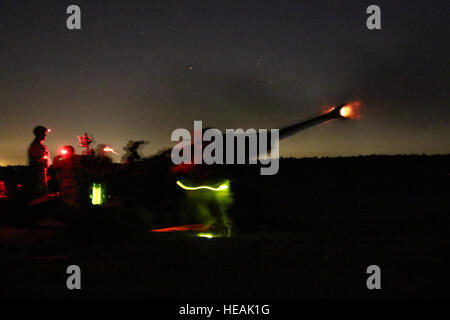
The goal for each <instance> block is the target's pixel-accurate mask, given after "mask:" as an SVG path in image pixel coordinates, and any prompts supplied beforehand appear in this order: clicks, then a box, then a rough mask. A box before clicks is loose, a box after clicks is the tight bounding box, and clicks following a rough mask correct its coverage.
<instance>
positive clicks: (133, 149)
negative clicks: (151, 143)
mask: <svg viewBox="0 0 450 320" xmlns="http://www.w3.org/2000/svg"><path fill="white" fill-rule="evenodd" d="M143 144H146V142H145V141H142V140H139V141H133V140H130V141H128V143H127V145H126V146H125V147H123V150H125V151H126V154H125V155H124V156H123V157H122V161H124V163H125V164H131V163H133V162H134V161H137V160H140V159H141V156H140V154H139V152H138V149H139V148H140V147H141V145H143Z"/></svg>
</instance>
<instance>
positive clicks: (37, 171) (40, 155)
mask: <svg viewBox="0 0 450 320" xmlns="http://www.w3.org/2000/svg"><path fill="white" fill-rule="evenodd" d="M48 132H50V130H49V129H47V128H46V127H43V126H37V127H35V128H34V130H33V133H34V136H35V138H34V140H33V141H32V142H31V144H30V146H29V147H28V163H29V165H30V171H31V175H32V179H33V196H34V197H36V198H37V197H41V196H44V195H46V194H48V184H47V169H48V167H49V165H50V163H49V162H50V153H49V152H48V148H47V147H46V146H45V145H44V144H43V141H44V140H45V139H46V137H47V133H48Z"/></svg>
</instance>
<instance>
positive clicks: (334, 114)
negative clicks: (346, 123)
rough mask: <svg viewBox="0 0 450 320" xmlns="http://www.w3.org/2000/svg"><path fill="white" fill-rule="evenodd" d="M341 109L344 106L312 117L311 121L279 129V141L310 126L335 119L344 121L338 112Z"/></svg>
mask: <svg viewBox="0 0 450 320" xmlns="http://www.w3.org/2000/svg"><path fill="white" fill-rule="evenodd" d="M342 107H344V106H338V107H335V108H333V110H331V111H330V112H327V113H325V114H322V115H320V116H318V117H314V118H312V119H308V120H306V121H302V122H298V123H294V124H292V125H289V126H287V127H284V128H281V129H280V131H279V138H280V139H284V138H287V137H290V136H292V135H294V134H296V133H297V132H299V131H302V130H305V129H307V128H310V127H312V126H315V125H318V124H320V123H322V122H325V121H328V120H332V119H337V118H342V119H346V118H345V117H343V116H342V115H341V113H340V110H341V109H342Z"/></svg>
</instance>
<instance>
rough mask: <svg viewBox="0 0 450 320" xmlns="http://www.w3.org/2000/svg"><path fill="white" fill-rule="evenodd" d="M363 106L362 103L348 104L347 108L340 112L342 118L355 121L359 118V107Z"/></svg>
mask: <svg viewBox="0 0 450 320" xmlns="http://www.w3.org/2000/svg"><path fill="white" fill-rule="evenodd" d="M360 105H361V102H359V101H354V102H350V103H347V104H346V105H345V106H343V107H342V108H341V110H339V114H340V115H341V117H344V118H347V119H355V118H359V117H360V116H359V106H360Z"/></svg>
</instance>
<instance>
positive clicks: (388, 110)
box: [0, 0, 450, 165]
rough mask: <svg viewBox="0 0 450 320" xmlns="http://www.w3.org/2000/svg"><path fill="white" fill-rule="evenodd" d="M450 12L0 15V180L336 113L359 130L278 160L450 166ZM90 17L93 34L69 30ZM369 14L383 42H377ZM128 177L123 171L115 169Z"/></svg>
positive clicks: (217, 8) (181, 10)
mask: <svg viewBox="0 0 450 320" xmlns="http://www.w3.org/2000/svg"><path fill="white" fill-rule="evenodd" d="M448 3H449V2H448V1H263V0H259V1H170V0H164V1H98V0H95V1H94V0H91V1H76V0H72V1H56V0H52V1H21V0H16V1H9V0H7V1H5V0H2V1H1V2H0V110H1V114H0V165H7V164H11V165H12V164H25V163H26V148H27V146H28V145H29V143H30V142H31V140H32V139H33V134H32V130H33V128H34V126H36V125H38V124H42V125H45V126H48V127H49V128H51V129H52V133H51V134H50V135H49V136H48V138H47V140H46V144H47V145H48V146H49V148H50V152H51V153H52V155H53V156H54V155H55V153H56V152H57V150H58V147H60V146H62V145H66V144H71V145H73V146H76V149H77V151H78V152H80V151H81V150H80V148H78V146H77V136H78V135H81V134H82V133H83V132H85V131H86V132H88V133H91V134H92V135H93V138H94V139H95V142H96V143H105V144H109V145H111V146H113V147H114V148H115V149H116V151H118V152H119V153H121V154H122V153H123V150H122V147H123V146H124V145H125V144H126V143H127V141H128V140H137V139H143V140H147V141H149V144H148V145H147V146H146V147H145V148H144V155H146V156H148V155H151V154H155V153H156V152H158V151H159V150H161V149H162V148H165V147H170V146H172V145H173V144H174V143H173V142H171V141H170V134H171V132H172V131H173V130H174V129H176V128H188V129H192V127H193V121H194V120H203V124H204V126H205V127H206V126H208V127H216V128H219V129H222V130H223V129H225V128H244V129H246V128H279V127H281V126H283V125H288V124H291V123H292V122H294V121H296V120H302V119H307V118H308V117H310V116H314V115H317V114H319V113H320V111H321V108H322V106H324V105H336V104H343V103H345V102H348V101H352V100H356V99H358V100H361V101H362V103H363V109H362V118H361V119H358V120H354V121H334V122H332V123H327V124H323V125H321V126H318V127H314V128H311V129H309V130H307V131H304V132H301V133H299V134H297V135H295V136H293V137H290V138H289V139H286V140H283V141H281V149H280V150H281V151H280V153H281V154H280V155H281V156H296V157H311V156H318V157H320V156H346V155H366V154H404V153H407V154H412V153H418V154H422V153H426V154H435V153H449V152H450V130H449V127H450V126H449V125H450V121H449V120H450V105H449V92H450V90H449V89H450V88H449V81H448V79H449V75H450V63H449V61H450V59H449V57H450V45H449V43H450V42H449V40H450V37H449V35H450V34H449V30H450V24H449V18H448V13H449V12H450V6H449V4H448ZM70 4H77V5H79V6H80V8H81V12H82V13H81V16H82V29H81V30H79V31H69V30H68V29H67V28H66V19H67V17H68V14H66V8H67V6H68V5H70ZM370 4H377V5H379V6H380V7H381V19H382V29H381V30H375V31H371V30H368V29H367V28H366V19H367V17H368V15H367V14H366V13H365V12H366V8H367V6H368V5H370ZM113 157H114V159H115V160H116V161H119V160H120V157H117V156H113Z"/></svg>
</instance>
